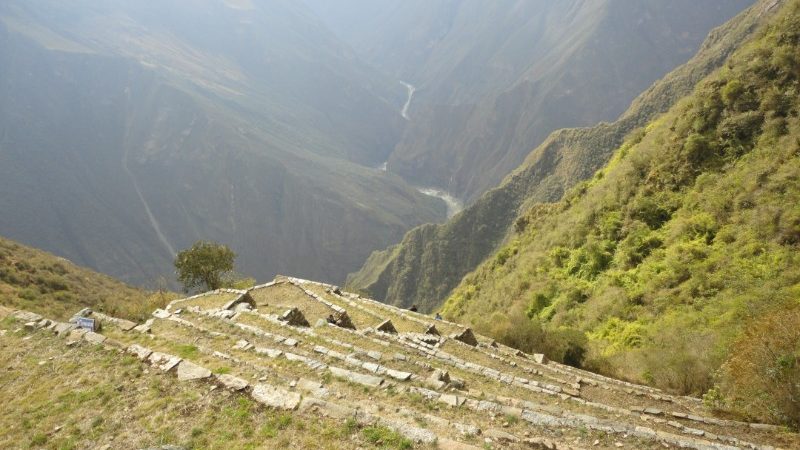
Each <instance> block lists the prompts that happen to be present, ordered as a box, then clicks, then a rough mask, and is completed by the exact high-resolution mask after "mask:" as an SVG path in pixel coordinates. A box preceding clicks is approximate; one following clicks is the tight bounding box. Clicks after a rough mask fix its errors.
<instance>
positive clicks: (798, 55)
mask: <svg viewBox="0 0 800 450" xmlns="http://www.w3.org/2000/svg"><path fill="white" fill-rule="evenodd" d="M799 69H800V2H798V1H796V0H793V1H789V2H787V3H786V4H785V6H783V7H782V8H781V11H780V13H779V14H778V15H777V16H775V17H774V18H773V19H771V21H770V24H769V26H768V27H766V28H765V29H763V30H761V31H760V32H758V34H757V38H756V39H754V40H753V41H752V42H750V43H748V44H746V45H744V46H743V47H742V48H740V49H739V50H737V52H736V53H735V54H734V55H733V56H732V57H731V58H730V59H729V60H728V61H727V63H726V64H725V65H724V67H722V68H721V69H720V70H719V71H717V72H715V73H714V74H713V75H711V76H710V77H708V78H707V79H705V80H703V81H702V82H701V83H699V85H698V86H697V87H696V89H695V90H694V92H693V93H692V95H690V96H688V97H687V98H685V99H683V100H681V101H680V102H679V103H678V104H677V105H676V106H675V107H673V108H672V109H671V110H670V111H669V112H668V113H667V114H665V115H663V116H661V117H660V118H658V119H657V120H655V121H653V122H651V123H650V124H649V125H648V126H647V127H645V128H642V129H639V130H636V131H635V132H633V133H631V135H630V136H629V137H628V139H627V140H626V142H625V144H624V145H622V146H621V147H620V148H619V149H617V151H616V152H615V153H614V157H613V159H612V160H611V161H610V163H609V164H608V165H607V166H606V167H605V168H604V169H603V170H601V171H598V172H597V173H596V174H595V175H594V177H593V178H592V179H591V180H588V181H586V182H583V183H581V184H580V185H578V186H577V187H576V188H574V189H572V190H571V191H570V192H569V193H568V194H567V195H566V196H565V197H564V199H563V200H561V201H560V202H558V203H555V204H545V205H539V206H535V207H533V208H531V209H530V210H529V211H528V213H527V214H526V215H525V216H523V217H522V218H521V219H520V220H517V230H518V232H517V233H516V234H515V236H514V238H513V240H511V242H509V243H508V244H507V245H506V246H504V247H503V248H502V249H501V250H500V251H498V252H497V253H496V254H495V255H494V256H493V257H492V258H490V259H489V260H487V261H486V262H484V263H483V264H482V265H481V266H480V267H479V268H478V270H476V271H475V272H474V273H472V274H470V275H468V276H467V277H465V278H464V280H463V281H462V283H461V284H460V286H459V287H458V288H457V289H456V290H455V291H454V293H453V295H452V296H451V297H450V298H449V299H448V301H447V303H446V305H445V314H446V315H447V316H449V317H453V318H458V319H461V320H464V321H467V322H470V323H472V324H474V325H475V326H476V327H477V328H478V329H479V330H483V331H485V332H487V333H490V334H493V335H495V336H497V337H498V338H500V339H502V340H504V341H506V342H509V343H513V344H516V345H519V346H522V347H528V348H542V349H546V351H547V352H548V353H549V354H550V355H551V356H552V357H554V358H558V359H561V360H565V361H568V362H570V363H573V364H584V365H588V366H591V367H594V368H596V369H599V370H602V371H605V372H607V373H613V374H616V375H618V376H622V377H625V378H628V379H632V380H638V381H642V382H646V383H650V384H654V385H657V386H661V387H665V388H669V389H672V390H675V391H679V392H684V393H695V394H698V393H704V392H707V391H708V390H709V389H711V388H712V387H713V386H714V385H715V383H717V384H719V386H718V387H717V388H715V389H713V390H712V391H711V392H712V394H713V395H712V394H710V397H713V398H710V401H711V400H714V401H717V402H718V404H719V406H720V407H731V408H734V409H739V410H740V411H745V412H746V413H747V414H752V415H760V416H762V417H769V418H770V419H771V420H778V421H789V422H794V423H795V424H798V423H800V408H797V404H798V401H800V396H798V394H800V391H799V390H798V387H797V385H796V380H797V379H798V378H797V376H798V370H800V364H798V361H799V360H798V358H800V347H798V345H800V344H798V342H800V341H798V337H797V336H796V331H792V330H797V327H798V324H797V323H795V322H796V321H797V317H798V316H797V314H796V313H794V312H793V311H797V308H798V307H800V306H798V302H799V300H800V252H799V251H798V250H799V249H800V207H798V205H800V119H798V111H799V110H800V101H798V98H800V97H798V95H797V89H798V87H800V85H799V83H798V82H799V80H800V71H799ZM781 316H782V317H784V320H785V321H786V322H784V323H783V324H782V325H781V326H780V327H779V326H777V325H775V324H778V323H780V321H777V322H776V319H775V317H781ZM792 321H794V322H792ZM769 323H772V324H773V325H775V326H774V327H773V328H774V329H772V330H770V329H765V328H764V326H765V325H764V324H769ZM509 324H510V325H509ZM743 336H745V337H746V336H750V338H743ZM765 348H771V349H772V351H773V353H772V354H771V356H770V354H769V353H766V352H764V351H763V349H765ZM742 355H750V357H751V358H755V361H753V360H752V359H751V360H750V363H746V361H743V360H742V359H741V358H742ZM726 361H727V362H726ZM723 363H726V366H725V367H727V369H726V368H725V367H723V369H722V370H720V371H719V372H718V369H720V367H721V366H723ZM753 363H755V364H753ZM736 367H738V368H739V370H733V369H731V368H736ZM742 368H747V369H746V370H744V369H742ZM715 374H716V376H717V377H718V378H716V379H715ZM744 377H752V379H753V380H761V381H762V382H763V381H765V380H769V381H770V382H769V383H767V385H768V386H771V387H770V388H763V389H762V388H756V387H752V386H753V384H754V383H755V382H754V383H750V385H751V387H752V389H753V392H755V393H752V395H751V396H750V397H748V394H746V393H744V392H743V391H742V390H741V389H740V388H741V386H742V385H746V384H747V383H743V380H744ZM759 377H761V378H759ZM759 389H760V390H759ZM759 398H760V399H761V400H760V403H759V401H758V399H759ZM787 398H788V399H790V400H788V401H787V404H788V405H790V406H787V407H779V406H775V405H776V404H778V403H780V401H783V400H785V399H787ZM765 399H766V400H765Z"/></svg>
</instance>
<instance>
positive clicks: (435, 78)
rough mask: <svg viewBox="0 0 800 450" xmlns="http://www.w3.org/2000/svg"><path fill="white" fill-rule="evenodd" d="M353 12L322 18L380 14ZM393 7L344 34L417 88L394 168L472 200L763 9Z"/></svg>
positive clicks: (697, 5)
mask: <svg viewBox="0 0 800 450" xmlns="http://www.w3.org/2000/svg"><path fill="white" fill-rule="evenodd" d="M328 3H330V2H328ZM350 3H352V5H349V6H348V3H347V2H346V3H345V6H341V5H339V4H338V3H337V6H338V8H336V10H335V11H334V12H333V13H330V12H327V11H326V10H325V9H321V8H317V9H318V10H321V11H322V12H321V13H320V14H321V15H323V16H325V14H326V13H327V14H333V18H331V19H329V21H330V22H334V23H341V22H342V21H343V19H342V17H341V16H342V15H343V12H342V10H353V11H356V12H357V13H358V14H366V13H367V12H369V11H371V8H370V7H369V6H364V5H363V3H364V2H363V0H355V1H352V2H350ZM379 3H380V2H379ZM384 3H386V7H387V8H386V11H387V17H390V19H385V18H384V16H383V15H382V14H376V15H375V17H374V18H371V19H370V20H365V21H364V24H363V25H361V27H363V28H366V30H365V31H363V32H361V33H357V32H350V33H345V34H346V38H347V39H349V41H350V42H353V41H356V42H354V43H353V45H354V46H355V47H356V48H359V49H361V51H362V54H364V55H365V58H367V59H368V60H369V61H372V62H374V63H375V64H377V65H378V66H379V67H383V68H385V69H386V70H388V71H390V72H392V73H396V74H397V76H398V77H401V79H403V80H405V81H407V82H410V83H411V84H413V85H415V86H416V87H417V90H416V91H415V93H414V99H413V102H412V104H411V108H410V121H409V126H408V127H407V129H406V130H405V132H404V134H403V139H402V141H401V142H400V143H399V144H398V146H397V147H396V148H395V150H394V152H393V153H392V155H391V158H390V159H389V162H388V170H389V171H391V172H394V173H397V174H400V175H401V176H403V177H404V178H405V179H407V180H409V181H411V182H412V183H414V184H417V185H421V186H435V187H439V188H442V189H445V190H447V191H449V192H450V193H451V194H453V195H454V196H456V197H458V198H462V199H464V200H467V202H468V203H469V202H472V201H474V200H475V199H476V198H477V197H478V196H479V195H480V194H482V193H483V192H485V191H486V190H487V189H489V188H491V187H493V186H496V185H497V184H498V183H499V182H500V181H501V180H502V178H503V177H504V176H505V175H507V174H508V173H509V172H511V171H512V170H513V169H514V168H516V167H517V166H518V165H519V164H520V163H521V162H522V161H523V159H524V158H525V156H526V155H527V154H528V152H529V151H530V150H531V149H533V148H535V147H536V146H538V145H539V144H540V143H542V142H543V141H544V140H545V138H546V137H547V136H548V134H550V133H551V132H552V131H554V130H556V129H559V128H564V127H575V126H589V125H593V124H595V123H597V122H600V121H610V120H614V119H616V118H617V117H618V116H619V115H620V114H621V113H622V112H624V111H625V109H626V108H627V107H628V105H629V104H630V102H631V100H633V98H634V97H635V96H636V95H638V94H639V93H640V92H642V91H643V90H644V89H645V88H647V86H649V85H651V84H652V83H653V82H654V81H655V80H657V79H658V78H660V77H661V76H663V75H664V74H665V73H667V72H668V71H669V70H671V69H672V68H674V67H675V66H677V65H679V64H681V63H683V62H685V61H686V60H687V59H688V58H690V57H691V56H692V55H693V54H694V53H695V52H696V51H697V48H698V46H699V45H700V44H701V42H702V40H703V38H704V37H705V36H706V34H707V33H708V31H709V30H710V29H711V28H712V27H714V26H717V25H719V24H721V23H723V22H725V21H726V20H728V19H729V18H730V17H732V16H733V15H735V14H737V13H738V12H740V11H741V10H742V9H744V8H745V7H746V6H748V5H750V4H752V3H753V2H752V0H736V1H727V2H718V1H712V0H705V1H699V2H698V1H693V0H680V1H670V2H663V1H655V0H650V1H640V2H633V3H631V2H628V1H619V0H601V1H560V2H552V1H546V0H536V1H529V0H525V1H521V0H503V1H496V2H489V3H487V2H484V1H480V0H468V1H462V2H419V1H416V2H410V3H406V2H403V3H402V4H401V5H397V4H396V3H395V2H393V1H391V0H390V1H387V2H384ZM328 8H331V7H330V6H329V7H328ZM373 8H374V7H373ZM388 11H392V12H393V13H394V14H392V15H391V16H388ZM358 17H360V16H358ZM345 23H347V25H348V26H350V27H351V28H355V29H358V23H357V21H356V20H350V22H345ZM337 28H343V27H342V26H339V27H337ZM359 39H364V40H365V41H364V42H358V40H359Z"/></svg>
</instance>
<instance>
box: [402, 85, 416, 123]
mask: <svg viewBox="0 0 800 450" xmlns="http://www.w3.org/2000/svg"><path fill="white" fill-rule="evenodd" d="M400 84H402V85H403V86H405V87H406V89H407V90H408V98H407V99H406V104H405V105H403V109H402V110H401V111H400V115H401V116H403V119H406V120H409V117H408V108H409V106H411V99H412V98H414V92H416V91H417V88H415V87H414V86H412V85H410V84H408V83H406V82H405V81H401V82H400Z"/></svg>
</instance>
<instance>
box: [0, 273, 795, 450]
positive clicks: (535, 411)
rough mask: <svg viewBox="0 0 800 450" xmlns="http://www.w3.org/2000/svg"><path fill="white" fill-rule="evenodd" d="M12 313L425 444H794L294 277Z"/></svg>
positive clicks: (763, 428)
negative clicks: (122, 303)
mask: <svg viewBox="0 0 800 450" xmlns="http://www.w3.org/2000/svg"><path fill="white" fill-rule="evenodd" d="M12 315H13V316H15V317H16V318H17V319H18V320H19V321H21V322H23V323H25V326H26V327H28V328H29V329H31V330H50V331H52V332H54V333H56V334H58V335H60V336H63V337H64V338H65V340H66V343H67V344H68V345H76V344H81V343H83V344H86V345H88V344H89V343H91V344H97V345H105V346H107V347H109V348H112V349H117V350H118V351H125V352H128V353H131V354H133V355H135V356H137V357H138V358H139V359H141V360H142V363H143V364H148V365H150V366H153V367H154V368H156V370H160V371H164V372H167V373H174V374H175V376H176V379H177V382H194V383H212V384H214V385H216V386H219V387H220V388H222V389H228V390H231V391H236V392H239V393H240V395H248V396H250V397H252V398H253V399H254V400H255V401H257V402H259V403H262V404H263V405H264V406H265V407H270V408H277V409H285V410H296V411H297V412H298V413H300V414H318V415H322V416H326V417H331V418H334V419H339V420H351V419H352V420H356V421H358V422H359V423H362V424H371V423H379V424H382V425H384V426H387V427H389V428H391V429H393V430H395V431H397V432H399V433H401V434H403V435H404V436H406V437H407V438H409V439H411V440H413V441H414V442H416V443H418V444H419V445H421V446H425V447H434V448H435V447H438V448H447V449H461V448H463V449H468V448H481V447H485V446H490V447H495V448H500V447H502V448H548V449H562V448H637V449H639V448H643V449H647V448H664V447H668V448H669V447H682V448H697V449H734V448H751V449H771V448H797V447H800V440H799V439H798V437H797V435H795V434H791V433H789V432H788V431H786V430H784V429H782V428H780V427H776V426H772V425H765V424H750V423H743V422H737V421H732V420H726V419H722V418H717V417H714V416H713V415H712V414H711V413H710V412H709V411H707V410H706V409H705V408H704V407H703V405H702V403H701V402H700V401H699V400H698V399H695V398H689V397H681V396H673V395H669V394H668V393H665V392H661V391H659V390H657V389H653V388H650V387H646V386H639V385H634V384H630V383H626V382H624V381H619V380H614V379H610V378H607V377H603V376H600V375H597V374H593V373H590V372H586V371H582V370H578V369H575V368H572V367H569V366H565V365H562V364H557V363H554V362H551V361H547V359H546V358H545V357H544V356H543V355H539V354H533V355H530V354H524V353H522V352H520V351H517V350H515V349H512V348H509V347H506V346H503V345H500V344H497V343H496V342H494V341H492V340H491V339H489V338H486V337H483V336H480V335H475V334H474V333H472V331H471V330H470V329H469V328H465V327H463V326H461V325H459V324H456V323H451V322H447V321H441V320H433V319H432V318H430V317H428V316H426V315H422V314H418V313H414V312H410V311H406V310H402V309H398V308H395V307H392V306H388V305H385V304H382V303H379V302H376V301H374V300H370V299H367V298H363V297H360V296H358V295H356V294H352V293H346V292H342V291H341V290H340V289H339V288H338V287H336V286H331V285H327V284H321V283H315V282H311V281H306V280H300V279H297V278H290V277H278V278H276V280H275V281H273V282H271V283H267V284H265V285H261V286H256V287H254V288H252V289H249V290H246V291H239V290H218V291H212V292H209V293H205V294H201V295H196V296H193V297H189V298H185V299H181V300H176V301H173V302H172V303H170V304H169V305H168V306H167V307H166V308H165V309H163V310H156V311H154V312H153V317H152V318H150V319H149V320H147V321H146V322H145V323H142V324H134V323H132V322H128V321H125V320H120V319H115V318H112V317H108V316H106V315H103V314H100V313H96V312H95V313H93V312H91V311H88V310H84V311H81V312H80V313H79V314H77V315H76V316H78V315H80V316H85V317H93V318H95V319H98V320H99V321H100V322H101V323H102V325H103V329H102V331H100V332H87V331H85V330H81V329H77V328H76V326H75V325H74V324H73V323H58V322H51V321H49V320H47V319H45V318H43V317H41V316H39V315H37V314H33V313H29V312H24V311H16V312H14V313H12Z"/></svg>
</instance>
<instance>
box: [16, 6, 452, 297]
mask: <svg viewBox="0 0 800 450" xmlns="http://www.w3.org/2000/svg"><path fill="white" fill-rule="evenodd" d="M0 67H2V68H3V76H2V77H1V78H0V210H2V211H4V214H3V215H2V217H0V231H2V233H3V234H4V235H6V236H8V237H9V238H13V239H16V240H18V241H20V242H24V243H26V244H29V245H34V246H36V247H39V248H43V249H45V250H48V251H51V252H54V253H56V254H59V255H61V256H64V257H67V258H69V259H70V260H72V261H75V262H76V263H79V264H82V265H86V266H89V267H91V268H93V269H95V270H100V271H103V272H105V273H108V274H111V275H114V276H116V277H118V278H120V279H123V280H125V281H129V282H135V283H138V284H152V283H153V282H154V281H155V280H156V279H157V278H158V277H161V276H165V275H168V274H170V273H171V272H172V264H171V263H172V258H173V256H174V254H175V251H176V250H179V249H181V248H185V247H188V246H189V245H191V243H192V242H194V241H195V240H197V239H213V240H217V241H220V242H223V243H225V244H227V245H229V246H231V247H232V248H233V249H234V250H235V251H236V252H237V253H239V259H238V263H239V268H240V270H241V271H242V272H244V273H247V274H249V275H252V276H256V277H258V278H268V277H271V276H274V275H275V274H276V273H278V272H283V273H296V274H298V275H303V276H308V277H313V278H316V279H322V280H331V281H340V280H342V279H344V277H345V275H346V274H347V273H348V272H350V271H352V270H355V269H356V268H357V267H358V266H359V264H361V263H363V261H364V259H365V258H366V257H367V256H368V255H369V254H370V252H371V251H372V250H374V249H376V248H382V247H385V246H386V245H389V244H391V243H392V242H397V240H399V239H400V238H401V237H402V236H403V234H404V233H405V232H406V231H407V230H408V229H410V228H411V227H413V226H416V225H419V224H421V223H427V222H431V221H437V220H443V219H444V218H445V214H446V210H445V205H444V204H442V202H440V201H437V200H435V199H432V198H430V197H427V196H425V195H422V194H420V193H418V192H417V191H416V190H415V189H413V188H411V187H410V186H408V185H407V184H405V183H404V182H403V181H402V180H400V179H399V178H398V177H396V176H387V175H386V174H385V173H383V172H381V171H379V170H377V169H374V168H373V167H375V166H377V165H379V164H380V163H381V162H382V161H385V159H386V158H387V156H388V153H389V152H390V151H391V148H392V147H393V145H394V143H395V142H396V140H397V139H398V138H399V134H400V132H401V128H402V126H403V122H404V121H403V119H402V117H401V115H400V110H401V107H402V105H403V102H404V101H405V98H406V96H405V89H404V88H403V87H402V86H401V85H398V84H397V83H396V82H395V80H393V79H390V78H387V77H385V76H383V75H381V74H380V73H379V72H377V71H375V70H373V69H371V68H370V67H368V66H367V65H366V64H364V63H363V62H361V61H360V60H359V59H358V58H357V57H356V55H355V54H354V53H353V52H352V51H350V50H349V49H348V48H347V46H345V45H344V44H341V43H339V42H338V41H337V40H336V38H335V36H333V35H332V34H331V33H330V32H328V31H326V28H325V27H324V26H323V25H322V24H321V23H320V22H319V21H318V20H317V19H316V18H315V17H314V16H313V15H312V14H311V13H310V12H309V11H308V10H307V9H306V8H304V7H302V5H300V4H298V3H297V2H294V1H288V0H263V1H256V2H250V1H244V2H242V1H238V2H235V1H216V0H203V1H200V2H197V1H188V0H169V1H166V2H158V5H156V4H155V3H153V4H151V3H149V2H131V1H121V0H114V1H107V2H94V1H88V0H85V1H84V0H81V1H76V2H68V3H66V2H60V1H53V0H33V1H28V0H25V1H6V2H2V4H0Z"/></svg>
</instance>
